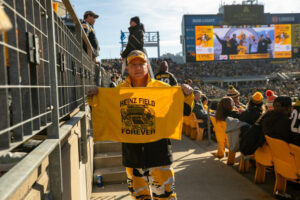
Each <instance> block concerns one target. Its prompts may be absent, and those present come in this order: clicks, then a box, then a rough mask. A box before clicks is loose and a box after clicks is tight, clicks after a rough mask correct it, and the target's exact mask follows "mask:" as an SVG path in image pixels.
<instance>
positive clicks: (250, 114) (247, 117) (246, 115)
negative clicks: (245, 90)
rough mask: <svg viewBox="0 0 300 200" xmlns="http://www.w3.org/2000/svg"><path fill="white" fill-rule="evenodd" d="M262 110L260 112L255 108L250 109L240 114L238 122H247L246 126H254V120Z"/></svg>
mask: <svg viewBox="0 0 300 200" xmlns="http://www.w3.org/2000/svg"><path fill="white" fill-rule="evenodd" d="M261 113H262V110H260V109H259V108H257V107H254V108H250V109H247V110H245V111H244V112H242V114H241V116H240V120H241V121H243V122H247V123H248V124H251V125H252V124H254V123H255V122H256V120H257V119H258V118H259V116H260V115H261Z"/></svg>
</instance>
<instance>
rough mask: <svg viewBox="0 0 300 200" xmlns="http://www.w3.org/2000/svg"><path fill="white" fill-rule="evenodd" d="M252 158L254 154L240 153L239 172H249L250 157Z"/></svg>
mask: <svg viewBox="0 0 300 200" xmlns="http://www.w3.org/2000/svg"><path fill="white" fill-rule="evenodd" d="M253 158H254V155H248V156H244V155H243V154H241V156H240V163H239V172H240V173H246V172H249V168H250V159H253Z"/></svg>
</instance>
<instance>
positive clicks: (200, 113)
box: [193, 90, 207, 128]
mask: <svg viewBox="0 0 300 200" xmlns="http://www.w3.org/2000/svg"><path fill="white" fill-rule="evenodd" d="M201 96H202V92H201V91H200V90H194V109H193V113H195V115H196V117H197V119H201V120H203V123H199V127H200V128H206V127H207V112H206V110H205V109H204V107H203V105H202V102H201Z"/></svg>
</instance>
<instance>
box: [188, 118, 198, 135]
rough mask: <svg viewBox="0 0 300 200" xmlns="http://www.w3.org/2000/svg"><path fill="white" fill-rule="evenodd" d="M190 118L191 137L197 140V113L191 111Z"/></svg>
mask: <svg viewBox="0 0 300 200" xmlns="http://www.w3.org/2000/svg"><path fill="white" fill-rule="evenodd" d="M189 120H190V127H191V129H190V131H191V134H190V138H191V139H192V140H195V139H196V137H197V128H196V127H197V124H196V120H197V118H196V115H195V113H193V112H191V115H190V117H189Z"/></svg>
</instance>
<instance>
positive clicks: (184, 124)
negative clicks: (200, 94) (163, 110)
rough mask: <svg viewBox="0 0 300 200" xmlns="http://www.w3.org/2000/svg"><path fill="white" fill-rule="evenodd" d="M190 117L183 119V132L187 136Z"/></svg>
mask: <svg viewBox="0 0 300 200" xmlns="http://www.w3.org/2000/svg"><path fill="white" fill-rule="evenodd" d="M187 118H188V116H184V117H183V124H182V132H183V134H185V135H187V120H188V119H187Z"/></svg>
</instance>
